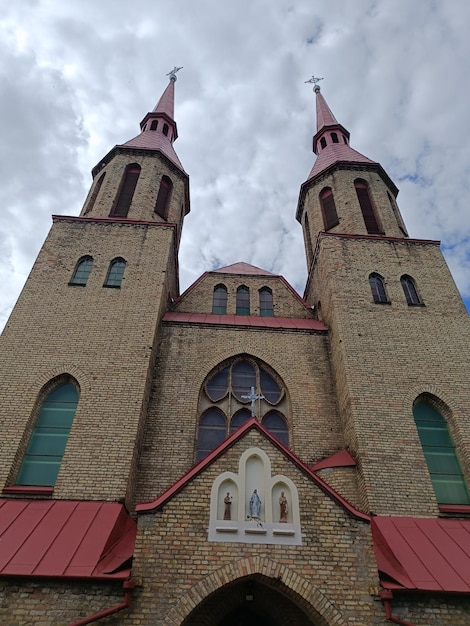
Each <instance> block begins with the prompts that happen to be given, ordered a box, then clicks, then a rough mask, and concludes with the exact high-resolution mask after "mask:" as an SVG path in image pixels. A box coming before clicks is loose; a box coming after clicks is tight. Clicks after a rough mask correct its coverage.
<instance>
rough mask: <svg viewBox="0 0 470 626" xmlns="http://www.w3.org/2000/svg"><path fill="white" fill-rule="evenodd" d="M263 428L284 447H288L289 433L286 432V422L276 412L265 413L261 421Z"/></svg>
mask: <svg viewBox="0 0 470 626" xmlns="http://www.w3.org/2000/svg"><path fill="white" fill-rule="evenodd" d="M262 424H263V426H264V427H265V428H266V430H268V431H269V432H270V433H271V435H273V437H276V439H278V440H279V441H280V442H281V443H283V444H284V445H285V446H286V447H288V446H289V431H288V430H287V425H286V420H285V419H284V418H283V417H282V415H281V414H280V413H278V412H277V411H270V412H269V413H266V415H265V416H264V417H263V421H262Z"/></svg>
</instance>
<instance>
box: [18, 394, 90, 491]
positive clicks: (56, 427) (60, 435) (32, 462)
mask: <svg viewBox="0 0 470 626" xmlns="http://www.w3.org/2000/svg"><path fill="white" fill-rule="evenodd" d="M77 404H78V391H77V389H76V388H75V386H74V385H73V384H72V383H65V384H62V385H60V386H59V387H56V388H55V389H54V390H53V391H51V393H50V394H49V395H48V396H47V397H46V399H45V400H44V402H43V403H42V406H41V410H40V412H39V416H38V419H37V421H36V425H35V427H34V430H33V433H32V435H31V439H30V440H29V445H28V448H27V450H26V454H25V456H24V459H23V463H22V464H21V468H20V471H19V474H18V478H17V480H16V484H17V485H34V486H44V487H53V486H54V485H55V482H56V480H57V474H58V473H59V469H60V464H61V462H62V457H63V456H64V452H65V446H66V444H67V439H68V437H69V434H70V429H71V427H72V422H73V418H74V416H75V411H76V410H77Z"/></svg>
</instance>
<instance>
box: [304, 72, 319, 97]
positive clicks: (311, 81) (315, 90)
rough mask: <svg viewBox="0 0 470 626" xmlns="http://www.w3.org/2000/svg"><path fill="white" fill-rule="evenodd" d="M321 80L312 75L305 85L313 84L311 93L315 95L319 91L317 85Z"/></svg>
mask: <svg viewBox="0 0 470 626" xmlns="http://www.w3.org/2000/svg"><path fill="white" fill-rule="evenodd" d="M321 80H323V78H317V77H316V76H313V75H312V78H310V79H309V80H306V81H305V82H306V83H313V91H314V92H315V93H318V92H319V91H320V85H319V84H318V83H319V82H320V81H321Z"/></svg>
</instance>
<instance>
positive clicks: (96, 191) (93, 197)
mask: <svg viewBox="0 0 470 626" xmlns="http://www.w3.org/2000/svg"><path fill="white" fill-rule="evenodd" d="M105 176H106V172H103V173H102V174H101V176H100V177H99V178H98V180H97V181H96V185H95V186H94V188H93V191H92V192H91V196H90V199H89V200H88V204H87V206H86V209H85V211H84V213H83V215H86V214H87V213H89V212H90V211H91V210H92V209H93V207H94V206H95V202H96V198H97V197H98V194H99V192H100V189H101V185H102V184H103V181H104V177H105Z"/></svg>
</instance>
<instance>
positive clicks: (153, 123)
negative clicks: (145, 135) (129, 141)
mask: <svg viewBox="0 0 470 626" xmlns="http://www.w3.org/2000/svg"><path fill="white" fill-rule="evenodd" d="M157 128H158V120H152V121H151V122H150V130H157Z"/></svg>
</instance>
